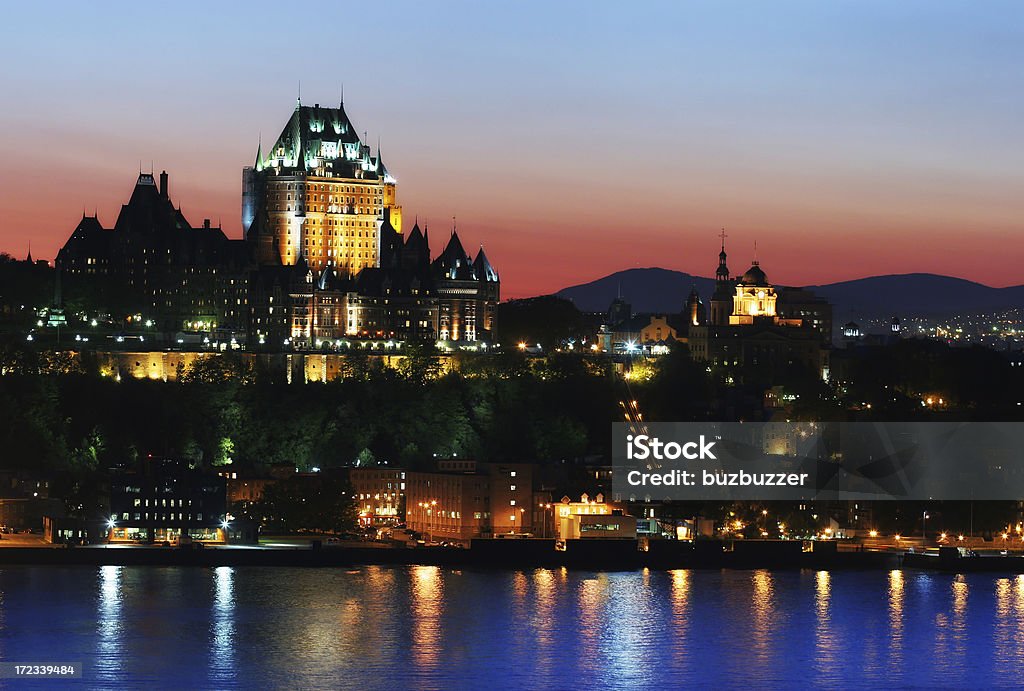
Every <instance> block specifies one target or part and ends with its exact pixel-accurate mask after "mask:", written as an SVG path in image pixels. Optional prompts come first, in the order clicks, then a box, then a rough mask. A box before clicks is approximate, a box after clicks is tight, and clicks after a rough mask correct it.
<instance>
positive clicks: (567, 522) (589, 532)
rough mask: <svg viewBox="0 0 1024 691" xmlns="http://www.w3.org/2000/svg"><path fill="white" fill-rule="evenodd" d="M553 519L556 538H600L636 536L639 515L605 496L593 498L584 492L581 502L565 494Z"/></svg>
mask: <svg viewBox="0 0 1024 691" xmlns="http://www.w3.org/2000/svg"><path fill="white" fill-rule="evenodd" d="M551 511H552V512H553V518H552V522H553V524H554V526H555V538H556V539H558V540H561V541H565V540H582V539H597V538H633V539H635V538H636V535H637V532H636V531H637V522H636V517H635V516H630V515H628V514H626V512H625V508H624V507H623V506H621V505H618V504H612V503H606V502H605V500H604V495H602V494H598V495H597V496H596V497H595V498H594V499H591V498H590V497H589V496H588V495H587V494H583V495H582V496H581V497H580V500H579V501H572V500H571V499H569V497H567V496H566V497H562V501H560V502H559V503H557V504H554V505H553V506H552V508H551Z"/></svg>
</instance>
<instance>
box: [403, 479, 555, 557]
mask: <svg viewBox="0 0 1024 691" xmlns="http://www.w3.org/2000/svg"><path fill="white" fill-rule="evenodd" d="M534 470H535V468H534V466H533V465H532V464H529V463H477V462H476V461H469V460H442V461H439V462H438V463H437V467H436V469H435V470H433V471H430V472H409V473H408V483H407V491H406V500H405V521H406V525H407V526H408V527H409V528H410V529H412V530H415V531H417V532H420V533H423V534H424V535H426V536H427V538H428V539H429V540H431V541H441V540H452V541H457V542H463V543H468V542H469V541H470V540H471V539H473V538H475V537H494V536H500V535H525V534H531V533H532V530H533V521H534V517H535V515H536V514H535V512H534V511H533V504H534V494H533V475H534Z"/></svg>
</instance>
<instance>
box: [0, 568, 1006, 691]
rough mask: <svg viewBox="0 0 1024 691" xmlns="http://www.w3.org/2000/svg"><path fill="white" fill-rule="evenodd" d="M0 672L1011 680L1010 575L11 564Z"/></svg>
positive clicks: (568, 682)
mask: <svg viewBox="0 0 1024 691" xmlns="http://www.w3.org/2000/svg"><path fill="white" fill-rule="evenodd" d="M0 660H3V661H6V662H52V663H61V662H75V663H82V664H83V675H82V679H81V680H80V681H77V682H74V683H73V684H72V685H73V686H79V687H82V688H103V689H107V688H140V687H147V688H218V689H224V688H247V689H252V688H294V689H306V688H359V689H394V688H408V687H415V688H444V689H449V688H563V689H564V688H580V689H583V688H598V687H601V688H642V687H654V686H666V685H669V686H675V685H697V684H701V685H710V686H714V687H736V686H748V685H756V686H757V687H758V688H766V687H767V688H783V687H793V686H809V685H814V686H837V687H838V686H841V687H846V688H850V687H868V686H876V687H877V686H892V685H901V686H907V685H910V686H947V687H948V686H970V687H978V686H998V685H1006V686H1013V685H1018V684H1020V683H1022V682H1024V676H1022V673H1021V666H1022V662H1024V576H1009V577H1000V576H997V575H983V574H974V575H969V576H953V575H947V574H934V573H922V572H914V571H889V572H886V571H837V572H827V571H817V572H815V571H764V570H759V571H712V570H707V571H703V570H696V571H691V570H679V571H651V570H643V571H631V572H611V573H594V572H585V571H567V570H554V571H552V570H543V569H538V570H527V571H487V570H452V569H443V568H437V567H431V566H411V567H379V566H368V567H361V568H354V569H290V568H275V567H266V568H263V567H240V568H232V567H219V568H213V569H207V568H194V567H193V568H189V567H167V568H155V567H121V566H103V567H98V568H97V567H68V568H60V567H11V568H4V569H2V570H0ZM0 683H3V684H7V685H9V686H8V687H13V686H12V685H14V684H17V683H18V682H11V681H6V682H0ZM45 684H46V682H35V683H34V687H36V688H43V687H44V686H45Z"/></svg>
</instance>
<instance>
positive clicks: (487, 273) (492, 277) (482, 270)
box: [473, 245, 498, 283]
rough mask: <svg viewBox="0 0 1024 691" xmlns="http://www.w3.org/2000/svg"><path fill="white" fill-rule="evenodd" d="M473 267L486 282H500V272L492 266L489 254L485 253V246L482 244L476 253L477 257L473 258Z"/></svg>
mask: <svg viewBox="0 0 1024 691" xmlns="http://www.w3.org/2000/svg"><path fill="white" fill-rule="evenodd" d="M473 268H474V269H475V270H476V276H477V278H478V279H480V280H481V281H484V282H486V283H498V272H497V271H495V270H494V267H493V266H491V262H490V261H489V260H488V259H487V255H486V254H484V246H483V245H480V251H479V252H477V253H476V259H474V260H473Z"/></svg>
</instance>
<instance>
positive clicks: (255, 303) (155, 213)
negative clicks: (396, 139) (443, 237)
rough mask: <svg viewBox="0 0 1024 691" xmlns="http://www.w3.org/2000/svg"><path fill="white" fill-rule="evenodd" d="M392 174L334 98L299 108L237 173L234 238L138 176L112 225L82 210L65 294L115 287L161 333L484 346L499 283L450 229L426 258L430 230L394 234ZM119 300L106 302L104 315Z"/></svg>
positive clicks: (269, 342)
mask: <svg viewBox="0 0 1024 691" xmlns="http://www.w3.org/2000/svg"><path fill="white" fill-rule="evenodd" d="M396 187H397V185H396V181H395V178H394V177H393V176H392V175H391V174H390V173H389V172H388V169H387V168H386V167H385V165H384V162H383V160H382V159H381V154H380V147H379V146H378V147H377V151H376V153H374V152H373V151H371V149H370V147H369V146H368V145H367V144H366V143H364V142H363V141H362V140H361V139H360V138H359V136H358V134H357V133H356V130H355V128H354V127H353V125H352V122H351V121H350V120H349V118H348V115H347V114H346V113H345V109H344V106H343V105H339V106H338V107H337V108H321V107H320V105H319V104H316V105H313V106H303V105H302V104H301V103H297V104H296V106H295V109H294V111H293V112H292V115H291V117H290V119H289V120H288V123H287V124H286V125H285V127H284V129H283V131H282V132H281V134H280V136H279V137H278V138H277V140H276V141H275V142H274V143H273V145H272V146H271V147H270V148H269V149H268V150H267V152H266V153H264V152H263V147H262V144H261V145H260V146H258V147H257V153H256V160H255V163H254V165H253V166H252V167H247V168H245V169H244V170H243V173H242V228H243V231H244V234H245V237H244V240H229V239H227V238H226V237H225V236H224V234H223V232H221V230H220V229H219V228H212V227H211V226H210V223H209V222H205V223H204V224H203V227H202V228H194V227H193V226H191V224H189V222H188V221H187V220H186V219H185V217H184V216H183V215H182V213H181V210H180V208H175V207H174V206H173V204H172V203H171V200H170V197H169V195H168V190H167V176H166V173H165V174H162V175H161V184H160V186H159V188H158V187H157V186H156V184H155V182H154V179H153V176H152V175H146V174H140V176H139V179H138V182H137V183H136V187H135V191H134V192H133V193H132V196H131V199H130V200H129V203H128V204H126V205H125V206H124V207H123V208H122V212H121V216H119V218H118V221H117V223H116V224H115V226H114V228H112V229H105V228H103V227H102V225H101V224H100V223H99V220H98V219H97V218H96V217H83V219H82V221H81V223H80V224H79V226H78V227H77V228H76V229H75V231H74V233H73V234H72V236H71V238H70V239H69V240H68V242H67V243H66V244H65V245H64V247H63V249H62V250H61V251H60V253H59V255H58V257H57V267H58V269H59V270H60V271H61V275H62V277H63V280H64V283H65V293H66V294H68V295H70V294H72V293H74V292H75V291H78V293H79V294H81V295H85V294H91V295H97V294H98V295H102V296H109V295H110V294H111V293H110V292H109V290H108V289H110V288H113V289H115V290H116V291H117V293H116V294H117V295H119V296H121V297H122V298H124V299H125V300H126V301H127V302H128V303H129V304H130V307H128V311H135V312H138V313H140V314H143V315H145V316H146V317H147V318H152V319H153V320H154V321H155V322H156V323H157V324H158V326H159V328H160V329H161V330H163V331H164V332H168V333H170V332H176V331H194V330H199V331H209V332H211V335H213V336H215V337H217V338H218V339H220V340H226V339H227V338H228V336H229V335H230V337H231V338H235V339H237V340H242V339H245V340H246V341H247V342H248V344H249V346H250V347H253V348H255V347H258V346H260V345H262V346H264V347H276V346H279V345H282V344H283V345H287V346H291V347H295V348H326V347H336V346H338V345H340V344H341V343H342V342H346V343H351V341H352V340H354V339H360V340H371V341H373V340H387V341H403V340H407V339H416V340H437V341H440V342H442V344H444V345H450V346H455V347H459V346H464V345H472V344H475V343H478V342H488V341H493V339H494V337H495V332H496V316H495V312H496V308H497V304H498V300H499V297H500V280H499V277H498V273H497V271H495V269H494V267H493V266H491V264H490V262H489V260H488V258H487V255H486V254H484V251H483V248H482V247H481V249H480V250H479V251H478V252H477V254H476V257H471V256H470V255H469V254H468V253H467V252H466V251H465V249H464V248H463V245H462V243H461V241H460V239H459V236H458V234H457V233H456V232H455V229H454V228H452V230H451V235H450V237H449V238H448V241H447V244H446V246H445V248H444V250H443V251H442V252H441V253H440V254H439V255H438V256H437V257H436V258H435V259H433V260H431V252H430V243H429V236H428V233H427V229H426V228H425V227H424V228H423V229H421V228H420V227H419V225H418V224H416V225H414V226H413V228H412V229H411V230H410V231H409V233H408V234H407V235H403V234H402V209H401V207H400V206H399V205H398V204H397V192H396ZM122 307H123V306H122V305H121V304H118V305H109V306H108V308H109V309H111V310H112V311H113V310H120V309H122Z"/></svg>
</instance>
